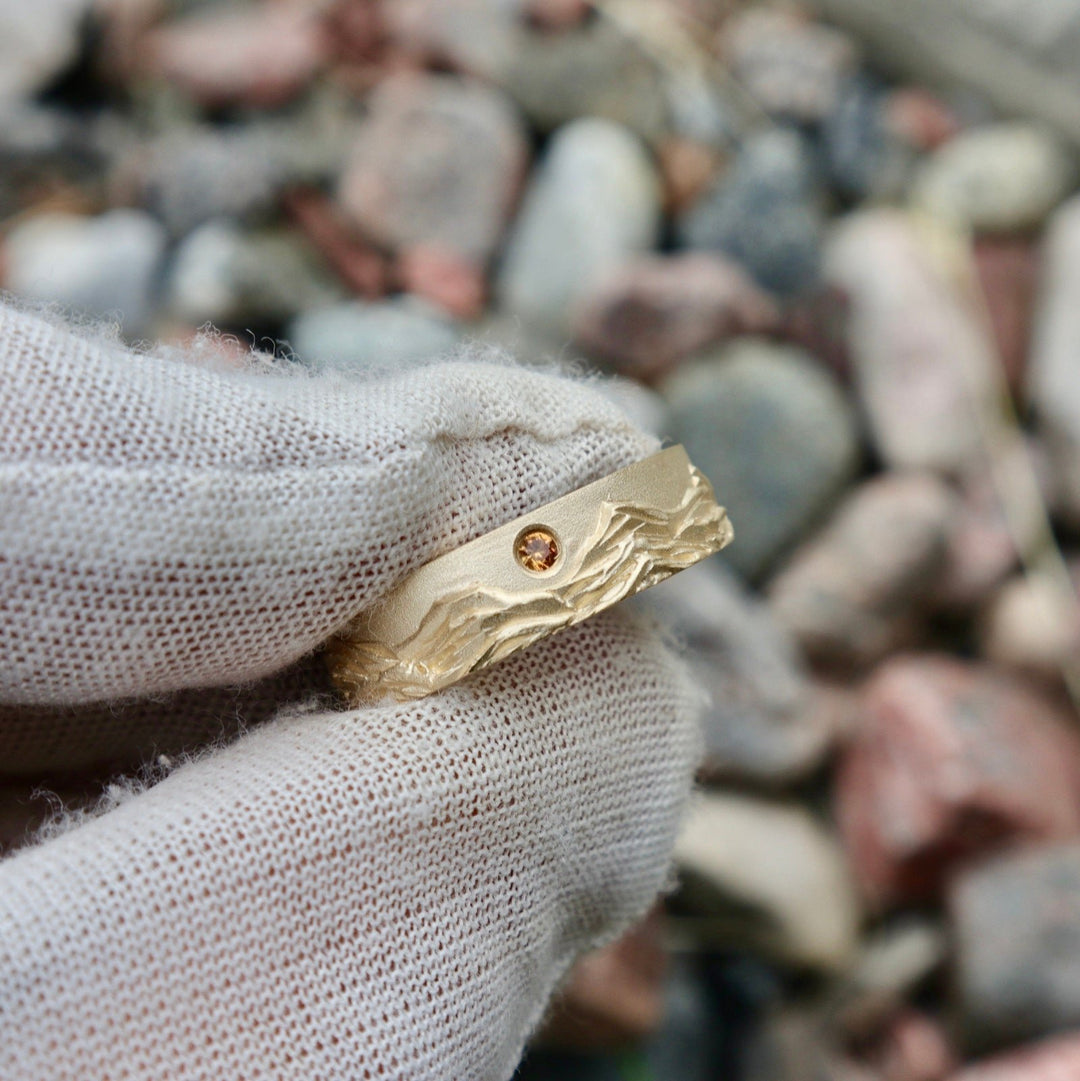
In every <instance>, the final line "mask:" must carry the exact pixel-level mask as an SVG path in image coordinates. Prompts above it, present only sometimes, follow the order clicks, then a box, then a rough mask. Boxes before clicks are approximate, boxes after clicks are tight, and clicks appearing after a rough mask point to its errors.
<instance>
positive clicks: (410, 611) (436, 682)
mask: <svg viewBox="0 0 1080 1081" xmlns="http://www.w3.org/2000/svg"><path fill="white" fill-rule="evenodd" d="M731 538H732V529H731V523H730V522H729V521H728V517H727V514H726V512H725V511H724V508H723V507H721V506H719V505H718V504H717V502H716V498H715V496H714V495H713V490H712V487H711V485H710V484H709V482H708V480H706V478H705V477H704V475H703V474H702V473H700V472H699V471H698V470H697V469H695V468H694V466H693V465H692V464H691V462H690V459H689V458H688V457H687V455H686V451H685V450H684V449H683V448H682V447H681V446H675V447H669V448H668V449H667V450H662V451H660V453H659V454H654V455H652V457H650V458H645V459H644V460H642V461H640V462H637V463H636V464H634V465H631V466H628V467H627V468H626V469H620V470H619V471H618V472H617V473H612V474H611V475H610V476H607V477H603V478H602V479H600V480H598V481H594V482H593V483H592V484H586V485H585V486H584V487H583V488H578V489H577V490H576V491H573V492H570V493H569V494H568V495H564V496H562V497H561V498H559V499H556V500H554V501H553V502H551V503H547V504H545V505H544V506H542V507H540V508H538V509H537V510H536V511H535V512H533V513H531V514H528V515H526V516H525V517H523V518H518V519H516V520H515V521H513V522H508V523H507V524H506V525H503V526H500V527H499V528H498V529H494V530H492V531H491V532H490V533H485V534H484V535H483V536H482V537H477V538H476V539H475V540H472V541H469V542H468V543H466V544H463V545H461V547H460V548H455V549H454V550H453V551H451V552H447V553H445V554H444V555H441V556H438V557H436V558H435V559H433V560H432V561H431V562H430V563H426V564H425V565H424V566H422V567H420V568H419V569H418V570H416V571H414V572H413V573H412V574H410V575H409V576H408V577H407V578H406V579H405V580H404V581H402V582H401V583H400V584H399V585H398V586H396V587H395V588H394V589H393V590H392V591H391V592H390V593H389V594H388V595H387V597H386V598H385V600H384V601H383V603H381V604H380V605H379V607H378V608H377V609H375V610H374V611H372V612H370V613H368V614H366V615H364V616H361V617H359V618H358V619H356V620H354V621H353V622H352V623H351V624H349V626H348V627H347V628H346V629H345V630H344V631H343V632H342V633H341V634H339V635H338V636H337V637H336V638H334V639H333V640H332V641H331V642H330V643H329V644H328V646H327V659H328V663H329V666H330V674H331V677H332V679H333V681H334V684H335V685H336V687H337V688H338V690H339V691H341V693H342V694H343V695H344V696H345V697H346V698H347V699H348V700H349V702H350V704H352V705H359V704H361V703H364V702H372V701H375V700H378V699H381V698H384V697H390V698H394V699H397V700H398V701H404V700H407V699H413V698H423V697H424V696H425V695H428V694H432V693H433V692H435V691H439V690H442V689H443V688H444V687H448V686H450V684H452V683H456V682H457V681H458V680H459V679H463V678H464V677H465V676H467V675H469V674H470V673H471V672H475V671H477V670H479V669H481V668H487V667H488V666H489V665H492V664H494V663H495V662H496V661H501V660H503V659H504V658H505V657H508V656H510V655H511V654H512V653H516V652H517V651H518V650H519V649H524V648H525V647H526V646H528V645H531V644H532V643H533V642H536V641H539V640H540V639H541V638H546V637H547V636H548V635H549V634H552V633H554V632H555V631H557V630H560V629H561V628H563V627H569V626H571V625H573V624H574V623H580V622H581V621H582V620H583V619H587V618H588V617H589V616H591V615H595V614H596V613H597V612H600V611H603V609H605V608H608V607H610V606H611V605H613V604H615V603H616V602H617V601H620V600H622V599H623V598H624V597H629V596H631V595H632V594H634V593H639V592H641V590H643V589H648V588H649V586H652V585H655V584H656V583H657V582H661V581H663V580H664V579H665V578H668V577H670V576H671V575H673V574H675V573H676V572H678V571H681V570H684V569H685V568H686V567H689V566H692V565H693V564H694V563H697V562H698V561H699V560H701V559H704V558H705V557H706V556H709V555H712V554H713V553H714V552H718V551H720V549H721V548H723V547H724V546H725V545H726V544H728V543H729V542H730V541H731Z"/></svg>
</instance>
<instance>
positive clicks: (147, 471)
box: [0, 305, 699, 1081]
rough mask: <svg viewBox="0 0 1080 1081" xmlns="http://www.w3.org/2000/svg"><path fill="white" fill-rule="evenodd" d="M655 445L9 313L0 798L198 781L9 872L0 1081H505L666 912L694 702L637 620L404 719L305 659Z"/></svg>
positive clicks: (572, 635)
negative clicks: (403, 593)
mask: <svg viewBox="0 0 1080 1081" xmlns="http://www.w3.org/2000/svg"><path fill="white" fill-rule="evenodd" d="M655 449H656V443H655V440H653V439H652V438H651V437H648V436H645V435H643V434H641V433H640V432H639V431H637V430H636V429H635V428H634V427H633V426H632V425H631V424H630V423H629V421H628V420H627V419H626V418H625V417H624V416H623V414H622V413H621V412H620V411H619V409H617V408H616V407H615V406H614V405H613V404H611V403H610V402H609V401H608V399H607V398H606V397H605V396H604V395H603V394H601V393H599V392H598V391H597V390H596V389H595V388H594V387H592V386H590V385H588V384H586V383H584V382H581V381H579V380H574V379H570V378H567V377H565V376H562V375H559V374H557V373H553V372H542V371H535V370H524V369H521V368H517V367H513V366H512V365H509V364H506V363H492V362H487V361H478V360H475V359H474V360H470V359H468V357H467V356H465V357H458V358H456V359H453V360H448V361H446V362H440V363H435V364H432V365H431V366H428V367H426V368H423V369H419V370H414V371H410V372H405V373H400V374H386V375H384V376H382V377H378V378H374V377H373V378H365V379H355V378H352V379H351V378H346V377H343V376H340V375H333V374H325V373H324V374H316V375H309V376H303V377H301V376H296V375H288V374H282V373H281V372H280V371H278V370H276V369H273V368H270V367H267V368H266V369H265V370H260V371H252V370H244V371H240V370H232V371H231V370H227V369H225V368H223V367H221V366H218V367H216V368H215V367H208V366H206V365H200V364H196V363H188V362H185V361H184V360H183V359H178V358H177V357H176V356H172V355H166V354H164V353H153V352H149V353H147V352H136V351H132V350H129V349H127V348H125V347H124V346H122V345H121V344H119V342H118V341H116V340H115V339H113V338H110V337H109V336H107V335H104V334H101V333H94V332H86V331H78V330H73V329H71V328H69V327H67V326H65V325H63V324H61V323H59V322H57V321H56V320H54V319H51V318H47V317H44V316H42V315H40V314H35V313H28V312H25V311H20V310H18V309H16V308H15V307H13V306H11V305H0V776H2V777H3V778H5V779H6V781H7V782H8V783H19V784H22V783H25V784H26V785H27V786H28V787H29V786H30V785H32V784H33V783H34V781H35V779H36V778H38V777H41V776H44V775H48V776H50V777H56V776H64V775H76V774H80V773H81V774H83V775H86V774H87V773H88V772H92V771H93V770H94V769H100V768H101V766H102V764H103V763H111V764H116V763H122V764H124V765H125V767H127V768H130V767H133V766H135V765H136V764H137V763H138V762H139V761H140V760H144V761H145V760H147V759H148V758H151V757H152V756H153V755H154V754H160V753H163V752H168V753H173V752H175V751H183V752H185V753H186V754H187V758H185V759H184V760H183V761H182V763H181V764H179V765H177V766H176V767H175V768H173V769H172V770H171V771H170V772H169V773H168V775H167V776H165V777H164V779H162V780H160V781H159V782H158V783H155V784H153V785H150V786H149V787H145V786H144V787H142V788H140V787H138V786H132V787H131V788H130V789H124V788H121V789H120V792H121V797H120V798H114V799H113V801H112V804H113V805H112V806H110V808H109V809H108V810H107V811H105V812H103V813H98V814H92V815H87V816H84V817H83V818H81V819H74V820H73V821H72V822H70V823H69V824H68V828H66V829H64V830H61V831H54V833H55V835H53V836H49V837H46V838H44V839H39V840H38V841H37V843H34V844H29V845H27V846H25V847H23V848H21V849H20V850H18V851H16V852H15V853H14V854H13V855H11V856H9V857H8V858H6V859H5V860H3V861H2V862H0V1023H2V1025H3V1031H4V1039H3V1040H2V1041H0V1078H19V1079H27V1081H30V1079H39V1078H40V1079H46V1078H48V1079H51V1078H57V1079H60V1078H71V1079H76V1078H78V1079H80V1081H81V1079H83V1078H87V1077H102V1078H124V1079H136V1078H139V1079H143V1078H147V1079H149V1078H154V1079H160V1078H163V1077H170V1078H172V1077H184V1078H207V1079H209V1078H214V1079H217V1081H229V1079H241V1078H243V1079H251V1078H297V1079H300V1078H304V1079H321V1078H327V1079H330V1078H333V1079H344V1078H361V1079H362V1078H461V1079H471V1078H478V1079H505V1078H509V1077H510V1076H511V1074H512V1073H513V1071H514V1068H515V1066H516V1064H517V1062H518V1060H519V1058H520V1055H521V1053H522V1049H523V1046H524V1043H525V1041H526V1039H527V1037H528V1035H529V1033H530V1032H531V1031H532V1029H533V1028H534V1027H535V1026H536V1024H537V1023H538V1021H539V1019H540V1018H541V1015H542V1013H543V1010H544V1008H545V1005H546V1003H547V1001H548V999H549V997H550V995H551V993H552V991H553V990H554V989H555V988H556V986H557V984H558V982H559V980H560V979H561V977H562V976H563V975H564V973H565V972H566V970H567V968H568V966H569V965H570V964H571V963H572V961H573V960H574V958H575V957H576V956H578V955H579V954H580V953H581V952H582V951H583V950H585V949H587V948H589V947H591V946H594V945H596V944H598V943H600V942H603V941H606V940H610V939H611V938H613V937H614V936H615V935H617V934H618V933H619V932H620V931H622V930H624V929H626V928H627V927H628V926H629V925H630V924H631V923H632V922H634V921H635V920H636V919H637V918H639V917H640V916H641V915H642V914H643V913H644V912H645V910H646V909H647V908H648V906H649V904H650V903H651V902H652V901H653V899H654V898H655V896H656V894H657V892H658V891H659V890H660V889H662V888H663V886H664V885H665V882H666V877H667V874H668V868H669V860H670V853H671V848H672V845H673V842H674V837H675V832H676V829H677V826H678V824H679V821H680V818H681V815H682V812H683V810H684V807H685V804H686V800H687V796H688V793H689V789H690V780H691V775H692V771H693V766H694V763H695V761H696V757H697V752H698V734H697V729H696V717H697V714H698V707H699V703H698V695H697V692H696V691H695V689H694V688H693V686H692V684H691V682H690V680H689V679H688V677H687V675H686V673H685V671H684V669H683V667H682V665H681V663H680V662H679V661H678V660H677V659H676V658H675V657H674V655H673V654H672V653H671V652H670V650H669V649H668V647H667V646H666V645H665V644H664V642H663V640H662V638H661V636H660V635H659V633H658V632H657V631H656V630H655V629H653V628H651V627H649V626H646V625H645V624H643V623H641V622H639V621H637V620H636V619H635V618H634V617H632V616H631V615H628V614H627V613H626V612H625V611H623V610H616V611H613V612H610V613H605V614H603V615H601V616H598V617H596V618H594V619H591V620H589V621H587V622H585V623H584V624H581V625H579V626H577V627H575V628H573V629H571V630H568V631H566V632H563V633H561V634H559V635H557V636H555V637H554V638H551V639H548V640H546V641H544V642H542V643H539V644H538V645H536V646H534V647H532V648H530V649H529V650H526V651H525V652H523V653H521V654H519V655H517V656H516V657H514V658H512V659H511V660H509V661H506V662H504V663H503V664H501V665H498V666H496V667H495V668H493V669H490V670H488V671H487V672H485V673H482V674H479V675H477V676H475V677H472V678H470V679H468V680H465V681H463V682H462V683H460V684H458V685H456V686H454V687H452V688H450V689H449V690H447V691H445V692H443V693H441V694H439V695H437V696H434V697H431V698H428V699H425V700H423V701H420V702H415V703H409V704H404V705H399V704H381V705H377V706H374V707H369V708H363V709H358V710H349V711H340V710H339V709H336V708H335V707H334V706H333V705H332V704H330V703H329V701H328V700H327V698H326V697H325V696H323V697H319V696H317V695H315V693H314V692H315V691H317V690H318V689H319V682H318V679H317V678H315V677H313V676H312V673H313V672H315V671H316V670H317V669H318V663H317V659H316V660H315V661H313V660H312V659H311V658H312V654H313V651H315V650H316V648H317V647H318V646H319V644H320V643H321V642H323V641H324V640H325V639H326V638H327V637H328V636H329V635H330V634H332V633H333V632H334V631H335V630H336V629H338V628H340V627H341V626H342V625H343V624H344V623H346V622H347V621H348V620H349V619H351V618H353V617H355V616H356V615H357V614H359V613H361V612H363V611H365V610H367V609H370V608H371V607H373V606H375V605H378V604H379V603H380V601H381V599H382V598H383V597H384V596H385V595H386V593H387V591H388V590H389V589H391V588H392V587H393V586H394V585H395V584H396V583H397V582H399V581H400V580H401V579H402V578H403V577H404V576H405V575H407V574H408V573H409V572H410V571H411V570H413V569H414V568H416V567H418V566H420V565H422V564H424V563H426V562H427V561H428V560H430V559H432V558H433V557H434V556H436V555H438V554H440V553H441V552H445V551H448V550H450V549H452V548H454V547H456V546H458V545H459V544H461V543H463V542H465V541H467V540H469V539H471V538H473V537H476V536H479V535H480V534H482V533H485V532H487V531H488V530H490V529H492V528H494V527H496V526H498V525H500V524H502V523H504V522H506V521H508V520H510V519H512V518H514V517H517V516H519V515H521V514H525V513H527V512H528V511H529V510H531V509H533V508H535V507H537V506H539V505H540V504H542V503H544V502H547V501H549V500H551V499H554V498H556V497H558V496H559V495H561V494H564V493H565V492H567V491H570V490H572V489H574V488H577V487H580V486H581V485H583V484H586V483H588V482H589V481H592V480H595V479H597V478H598V477H601V476H604V475H605V474H607V473H610V472H612V471H614V470H616V469H618V468H621V467H622V466H625V465H627V464H629V463H631V462H633V461H635V460H637V459H639V458H641V457H643V456H645V455H647V454H649V453H652V452H653V451H654V450H655Z"/></svg>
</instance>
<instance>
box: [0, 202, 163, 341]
mask: <svg viewBox="0 0 1080 1081" xmlns="http://www.w3.org/2000/svg"><path fill="white" fill-rule="evenodd" d="M164 252H165V231H164V230H163V229H162V227H161V225H160V224H159V223H158V222H157V221H155V220H154V219H153V218H152V217H150V215H148V214H145V213H143V212H142V211H139V210H111V211H109V212H108V213H106V214H102V215H100V216H98V217H91V218H84V217H78V216H76V215H73V214H42V215H39V216H37V217H33V218H29V219H27V220H25V221H24V222H22V223H20V224H19V225H17V226H16V227H15V228H14V229H13V230H12V231H11V232H10V233H9V234H8V236H7V239H6V241H5V244H4V285H5V286H6V288H8V289H10V290H12V291H13V292H15V293H17V294H18V295H19V296H24V297H31V298H34V299H35V300H43V301H48V302H50V303H55V304H60V305H62V306H64V307H65V308H71V309H74V310H76V311H80V312H85V313H89V314H91V315H95V316H109V317H113V316H118V317H119V319H120V321H121V323H122V325H123V328H124V331H125V332H126V333H128V334H138V333H141V332H143V331H145V330H146V329H147V327H148V326H149V323H150V320H151V318H152V316H153V314H154V303H155V299H156V291H157V273H158V270H159V268H160V266H161V261H162V257H163V255H164Z"/></svg>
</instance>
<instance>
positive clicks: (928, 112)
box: [885, 86, 960, 151]
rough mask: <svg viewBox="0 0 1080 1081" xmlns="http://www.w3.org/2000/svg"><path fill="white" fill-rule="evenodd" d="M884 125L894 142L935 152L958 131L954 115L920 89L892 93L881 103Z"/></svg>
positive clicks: (910, 88)
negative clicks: (901, 141) (898, 141)
mask: <svg viewBox="0 0 1080 1081" xmlns="http://www.w3.org/2000/svg"><path fill="white" fill-rule="evenodd" d="M885 124H886V127H887V128H888V129H889V131H890V132H891V133H892V134H893V135H894V136H896V137H897V138H898V139H901V140H903V141H904V142H906V143H907V144H908V145H909V146H911V147H913V148H914V149H916V150H921V151H927V150H936V149H937V148H938V147H939V146H941V145H942V143H946V142H948V141H949V140H950V139H951V138H952V137H953V136H954V135H955V134H956V133H957V132H958V131H959V130H960V121H959V119H958V118H957V116H956V114H955V113H954V112H953V111H952V110H951V109H950V108H949V107H948V106H947V105H946V104H945V103H944V102H943V101H942V100H941V99H940V98H937V97H935V96H934V95H933V94H931V93H930V91H928V90H925V89H923V88H922V87H920V86H905V87H901V88H900V89H898V90H894V91H893V92H892V93H891V94H890V95H889V98H888V100H887V101H886V103H885Z"/></svg>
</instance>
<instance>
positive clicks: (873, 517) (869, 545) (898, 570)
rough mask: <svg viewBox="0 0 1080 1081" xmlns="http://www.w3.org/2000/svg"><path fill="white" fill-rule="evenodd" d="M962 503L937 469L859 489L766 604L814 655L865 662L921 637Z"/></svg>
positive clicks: (786, 571)
mask: <svg viewBox="0 0 1080 1081" xmlns="http://www.w3.org/2000/svg"><path fill="white" fill-rule="evenodd" d="M955 507H956V499H955V496H954V495H953V493H952V492H951V490H950V489H949V487H948V486H947V485H946V484H945V483H944V482H943V481H942V480H940V479H939V478H938V477H935V476H934V475H933V474H930V473H899V472H898V473H886V474H883V475H882V476H879V477H876V478H875V479H873V480H870V481H866V482H865V483H864V484H861V485H859V486H858V487H857V488H854V489H853V490H852V491H851V493H850V494H849V495H848V496H847V498H846V500H845V501H844V503H842V504H841V506H840V507H839V509H838V510H837V511H836V513H835V514H834V515H833V516H832V518H831V519H829V520H828V521H827V522H826V523H825V525H824V526H823V527H822V528H821V529H820V530H819V531H818V532H817V533H816V534H815V535H814V536H813V537H812V538H811V539H810V540H809V541H807V542H806V543H805V544H804V545H803V546H802V547H801V548H799V549H798V550H797V551H796V553H795V555H794V557H793V558H792V559H791V561H790V562H789V563H788V564H787V565H786V566H784V567H783V568H782V569H781V570H780V572H779V573H778V574H777V576H776V577H775V578H774V579H773V581H772V582H771V583H770V585H769V589H768V593H769V607H770V608H771V610H772V612H773V615H774V616H775V617H776V619H777V620H778V622H779V623H780V625H781V626H783V627H785V628H786V629H787V630H789V631H790V632H791V633H792V634H793V635H794V636H795V638H796V640H797V641H798V642H799V644H800V645H801V646H802V647H803V649H804V650H805V651H806V652H807V654H808V655H809V656H810V657H811V658H812V659H813V660H817V661H820V662H822V663H824V664H827V665H834V666H835V665H839V666H844V667H847V666H853V667H860V666H864V665H867V664H870V663H872V662H874V661H876V660H878V659H879V658H881V657H882V656H884V655H885V654H886V653H888V652H889V651H890V650H894V649H896V648H898V647H899V646H903V645H910V644H911V643H912V642H914V641H915V640H916V637H917V632H918V630H919V628H920V626H921V624H922V619H921V617H922V616H923V615H924V614H925V612H926V611H927V610H928V608H929V606H930V603H929V593H930V590H931V589H932V588H933V583H934V581H935V578H936V577H937V575H938V574H939V573H940V571H941V568H942V566H943V564H944V559H945V552H946V538H947V536H948V530H949V526H950V522H951V519H952V515H953V513H954V512H955Z"/></svg>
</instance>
